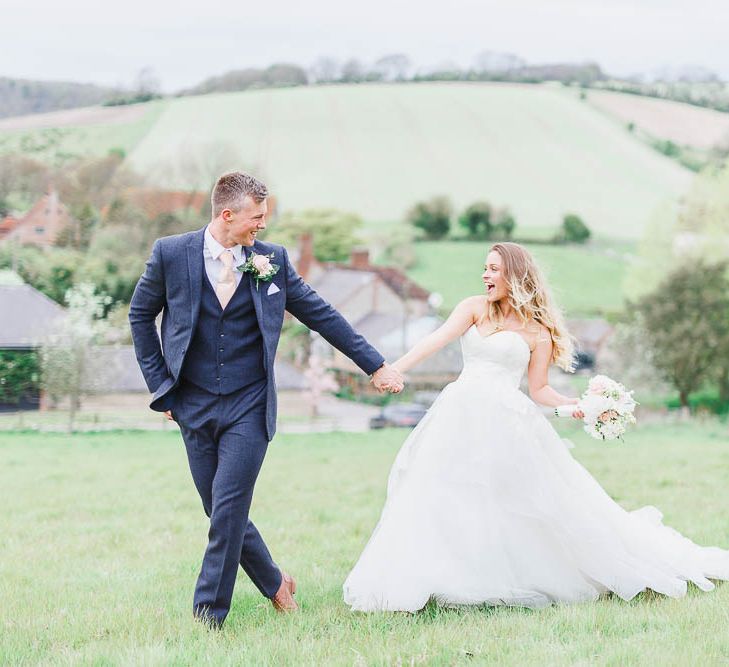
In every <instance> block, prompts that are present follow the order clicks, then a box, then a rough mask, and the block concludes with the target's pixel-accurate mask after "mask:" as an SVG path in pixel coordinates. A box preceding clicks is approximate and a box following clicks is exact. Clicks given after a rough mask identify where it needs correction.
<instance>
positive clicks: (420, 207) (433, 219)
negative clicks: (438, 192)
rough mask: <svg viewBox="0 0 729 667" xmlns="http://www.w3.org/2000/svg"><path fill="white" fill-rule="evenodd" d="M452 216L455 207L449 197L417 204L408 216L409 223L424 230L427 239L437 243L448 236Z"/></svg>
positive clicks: (435, 198)
mask: <svg viewBox="0 0 729 667" xmlns="http://www.w3.org/2000/svg"><path fill="white" fill-rule="evenodd" d="M452 215H453V206H452V204H451V202H450V200H449V199H448V197H434V198H433V199H430V200H428V201H424V202H418V203H417V204H415V206H413V208H411V209H410V211H409V212H408V214H407V221H408V222H409V223H410V224H411V225H413V227H416V228H417V229H420V230H422V231H423V233H424V235H425V238H426V239H428V240H430V241H437V240H439V239H442V238H444V237H445V236H447V235H448V232H449V231H450V229H451V216H452Z"/></svg>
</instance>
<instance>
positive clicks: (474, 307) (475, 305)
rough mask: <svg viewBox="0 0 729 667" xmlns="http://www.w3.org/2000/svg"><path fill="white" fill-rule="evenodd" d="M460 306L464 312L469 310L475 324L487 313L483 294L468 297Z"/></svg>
mask: <svg viewBox="0 0 729 667" xmlns="http://www.w3.org/2000/svg"><path fill="white" fill-rule="evenodd" d="M458 306H459V308H462V309H463V310H467V311H468V312H469V314H470V315H471V317H472V319H473V321H474V322H475V321H476V320H480V319H481V318H482V317H483V316H484V314H485V312H486V307H485V299H484V297H483V295H482V294H476V295H474V296H467V297H466V298H465V299H463V301H461V303H459V304H458Z"/></svg>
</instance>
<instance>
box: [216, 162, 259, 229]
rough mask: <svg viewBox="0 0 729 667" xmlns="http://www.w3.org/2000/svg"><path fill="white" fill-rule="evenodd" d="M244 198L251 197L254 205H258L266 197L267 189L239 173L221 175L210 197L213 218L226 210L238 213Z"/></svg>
mask: <svg viewBox="0 0 729 667" xmlns="http://www.w3.org/2000/svg"><path fill="white" fill-rule="evenodd" d="M246 197H251V199H253V201H254V202H256V204H260V203H261V202H262V201H263V200H264V199H265V198H266V197H268V188H267V187H266V185H265V183H262V182H261V181H259V180H258V179H257V178H254V177H253V176H249V175H248V174H244V173H243V172H241V171H232V172H230V173H229V174H223V175H222V176H221V177H220V178H219V179H218V182H217V183H216V184H215V187H214V188H213V194H212V195H211V196H210V204H211V206H212V209H213V217H214V218H217V217H218V216H219V215H220V214H221V213H222V212H223V210H225V209H226V208H229V209H230V210H231V211H240V209H241V208H242V207H243V200H244V199H245V198H246Z"/></svg>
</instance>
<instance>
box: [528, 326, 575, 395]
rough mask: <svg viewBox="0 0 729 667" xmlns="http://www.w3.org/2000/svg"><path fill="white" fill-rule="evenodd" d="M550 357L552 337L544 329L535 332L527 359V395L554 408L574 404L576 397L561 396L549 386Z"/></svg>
mask: <svg viewBox="0 0 729 667" xmlns="http://www.w3.org/2000/svg"><path fill="white" fill-rule="evenodd" d="M551 359H552V339H551V338H550V337H549V333H548V332H547V331H546V329H545V330H544V331H540V332H539V333H538V334H537V343H536V346H535V348H534V351H533V352H532V357H531V359H530V361H529V371H528V375H527V379H528V380H529V395H530V396H531V397H532V399H533V400H534V401H535V402H536V403H540V404H541V405H546V406H548V407H550V408H556V407H557V406H558V405H574V404H576V403H577V401H578V399H576V398H570V397H569V396H563V395H562V394H560V393H559V392H558V391H555V390H554V389H552V387H550V386H549V382H548V379H547V371H548V370H549V362H550V360H551Z"/></svg>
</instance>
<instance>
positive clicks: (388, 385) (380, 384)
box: [370, 363, 405, 394]
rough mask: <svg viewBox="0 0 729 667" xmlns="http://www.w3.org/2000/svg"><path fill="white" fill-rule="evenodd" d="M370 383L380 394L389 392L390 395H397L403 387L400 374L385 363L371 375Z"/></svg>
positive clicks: (403, 383)
mask: <svg viewBox="0 0 729 667" xmlns="http://www.w3.org/2000/svg"><path fill="white" fill-rule="evenodd" d="M370 382H372V384H373V385H375V388H376V389H377V390H378V391H379V392H380V393H382V392H383V391H389V392H390V393H391V394H399V393H400V392H401V391H402V390H403V387H404V386H405V382H404V380H403V377H402V373H400V371H398V370H397V369H396V368H394V367H393V366H390V365H389V364H387V363H386V364H383V365H382V366H380V368H378V369H377V370H376V371H375V372H374V373H373V374H372V379H371V380H370Z"/></svg>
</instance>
